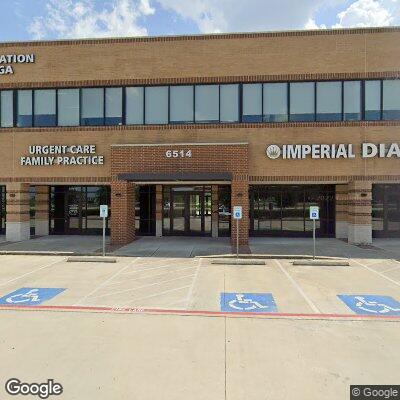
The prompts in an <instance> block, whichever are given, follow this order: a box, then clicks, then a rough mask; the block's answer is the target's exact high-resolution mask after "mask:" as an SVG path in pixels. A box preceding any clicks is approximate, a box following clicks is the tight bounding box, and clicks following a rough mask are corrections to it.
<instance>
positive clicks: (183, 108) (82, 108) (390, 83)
mask: <svg viewBox="0 0 400 400" xmlns="http://www.w3.org/2000/svg"><path fill="white" fill-rule="evenodd" d="M362 119H364V120H367V121H375V120H400V79H399V80H395V79H387V80H386V79H385V80H378V79H376V80H362V81H361V80H354V81H320V82H271V83H245V84H240V83H234V84H229V83H228V84H220V85H218V84H215V85H214V84H210V85H208V84H207V85H206V84H204V85H202V84H200V85H174V86H148V87H143V86H138V87H101V88H71V89H67V88H65V89H35V90H28V89H21V90H2V91H0V127H4V128H6V127H13V126H17V127H32V126H34V127H46V126H49V127H52V126H101V125H123V124H124V125H142V124H188V123H237V122H244V123H246V122H248V123H259V122H266V123H280V122H287V121H290V122H313V121H327V122H329V121H360V120H362Z"/></svg>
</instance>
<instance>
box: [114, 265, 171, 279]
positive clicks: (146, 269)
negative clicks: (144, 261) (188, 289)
mask: <svg viewBox="0 0 400 400" xmlns="http://www.w3.org/2000/svg"><path fill="white" fill-rule="evenodd" d="M174 266H175V265H174V264H167V265H165V264H164V265H161V266H159V267H154V268H143V269H137V270H135V271H130V272H125V273H123V274H121V275H123V276H125V275H130V274H136V273H137V272H144V271H153V270H154V269H162V268H171V267H174Z"/></svg>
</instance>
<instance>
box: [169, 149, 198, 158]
mask: <svg viewBox="0 0 400 400" xmlns="http://www.w3.org/2000/svg"><path fill="white" fill-rule="evenodd" d="M165 157H167V158H191V157H192V150H167V151H166V152H165Z"/></svg>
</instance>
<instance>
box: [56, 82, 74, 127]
mask: <svg viewBox="0 0 400 400" xmlns="http://www.w3.org/2000/svg"><path fill="white" fill-rule="evenodd" d="M57 95H58V100H57V110H58V126H77V125H79V89H59V90H58V94H57Z"/></svg>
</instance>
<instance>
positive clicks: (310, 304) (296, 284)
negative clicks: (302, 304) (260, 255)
mask: <svg viewBox="0 0 400 400" xmlns="http://www.w3.org/2000/svg"><path fill="white" fill-rule="evenodd" d="M274 261H275V262H276V264H277V265H278V267H279V269H280V270H281V271H282V272H283V273H284V274H285V275H286V277H287V278H288V279H289V281H290V282H291V283H292V285H293V286H294V287H295V288H296V289H297V291H298V292H299V293H300V294H301V296H302V297H303V298H304V300H305V301H306V302H307V304H308V305H309V306H310V307H311V309H312V310H313V311H314V312H315V313H317V314H321V311H320V310H319V308H318V307H317V306H316V305H315V304H314V303H313V302H312V301H311V299H310V298H309V297H308V296H307V295H306V294H305V293H304V291H303V289H302V288H301V287H300V286H299V284H298V283H297V282H296V281H295V280H294V279H293V278H292V277H291V276H290V275H289V273H288V272H287V271H286V270H285V268H283V266H282V264H281V263H280V262H279V261H278V260H274Z"/></svg>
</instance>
